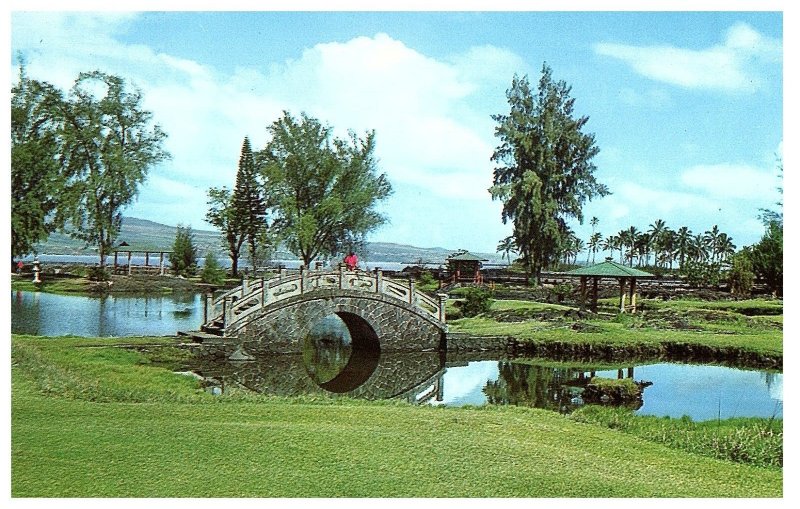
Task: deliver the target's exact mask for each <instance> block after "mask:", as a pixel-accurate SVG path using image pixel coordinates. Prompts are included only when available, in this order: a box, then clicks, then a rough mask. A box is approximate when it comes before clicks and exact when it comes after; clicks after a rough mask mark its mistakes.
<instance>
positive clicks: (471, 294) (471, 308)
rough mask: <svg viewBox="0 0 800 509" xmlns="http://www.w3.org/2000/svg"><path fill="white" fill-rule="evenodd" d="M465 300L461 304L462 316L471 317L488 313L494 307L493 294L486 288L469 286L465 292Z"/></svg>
mask: <svg viewBox="0 0 800 509" xmlns="http://www.w3.org/2000/svg"><path fill="white" fill-rule="evenodd" d="M463 295H464V300H463V301H462V302H461V303H460V304H461V305H460V306H459V307H460V309H461V316H464V317H471V316H476V315H479V314H481V313H486V312H488V311H489V309H490V308H491V307H492V299H491V297H492V294H491V292H489V291H488V290H486V289H484V288H478V287H469V288H466V289H465V290H464V292H463Z"/></svg>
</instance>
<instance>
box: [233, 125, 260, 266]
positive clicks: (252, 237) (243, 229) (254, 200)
mask: <svg viewBox="0 0 800 509" xmlns="http://www.w3.org/2000/svg"><path fill="white" fill-rule="evenodd" d="M232 206H233V216H234V222H235V227H236V228H237V229H238V230H239V233H240V234H241V235H242V236H243V237H244V239H245V241H246V242H247V244H248V248H249V252H250V263H251V264H252V266H253V270H255V268H256V264H257V251H258V245H259V242H261V241H262V240H265V239H266V238H267V237H266V235H265V231H266V229H267V203H266V200H265V197H264V192H263V186H262V185H260V184H259V182H258V174H257V172H256V161H255V156H254V155H253V150H252V148H251V147H250V139H249V138H247V137H245V138H244V142H242V151H241V155H240V156H239V169H238V171H237V172H236V186H235V187H234V189H233V202H232Z"/></svg>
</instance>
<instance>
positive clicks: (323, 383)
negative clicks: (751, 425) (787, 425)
mask: <svg viewBox="0 0 800 509" xmlns="http://www.w3.org/2000/svg"><path fill="white" fill-rule="evenodd" d="M202 313H203V307H202V299H201V296H200V295H197V294H183V295H180V294H176V295H165V296H155V297H153V296H149V297H144V296H105V297H77V296H64V295H54V294H47V293H38V292H24V291H12V293H11V330H12V332H13V333H16V334H34V335H41V336H64V335H76V336H90V337H121V336H172V335H175V334H176V332H177V331H179V330H190V329H196V328H198V327H199V326H200V324H201V323H202V319H203V317H202ZM352 344H353V342H352V338H350V337H349V332H348V331H347V328H346V327H344V326H343V324H342V323H341V321H340V320H337V318H336V317H335V316H333V317H329V318H328V319H326V320H324V321H323V322H320V323H319V324H317V326H315V327H314V329H313V330H312V334H311V335H310V336H309V337H308V338H307V339H306V344H305V345H304V349H303V354H302V355H279V356H274V357H270V358H263V359H256V360H255V361H252V362H244V363H241V362H240V363H237V362H223V363H218V364H215V365H209V364H196V365H192V366H187V369H191V370H192V371H194V372H196V373H198V374H200V375H202V376H203V377H204V378H205V383H206V384H207V386H208V390H209V391H210V392H213V393H220V392H224V391H226V390H228V389H229V388H230V387H231V386H236V387H237V388H246V389H249V390H253V391H258V392H262V393H267V394H276V395H287V396H288V395H301V394H323V393H324V394H335V395H344V396H348V397H358V398H367V399H389V398H393V399H404V400H407V401H409V402H415V403H418V404H427V405H447V406H465V405H475V406H480V405H487V404H500V405H502V404H512V405H524V406H532V407H537V408H546V409H550V410H554V411H559V412H569V411H571V410H573V409H575V408H577V407H579V406H581V405H582V404H584V402H583V400H582V397H581V395H582V390H583V387H584V386H585V384H586V382H587V381H588V380H589V379H590V378H591V377H592V376H602V377H607V378H633V379H634V380H636V381H647V382H652V385H650V386H648V387H646V388H645V389H644V392H643V398H642V401H641V402H640V403H639V404H638V405H637V407H638V408H637V409H636V412H637V413H639V414H642V415H656V416H670V417H681V416H683V415H687V416H689V417H691V418H692V419H694V420H698V421H702V420H713V419H717V418H728V417H775V418H782V416H783V374H782V373H776V372H769V371H764V370H754V369H738V368H734V367H725V366H712V365H690V364H681V363H674V362H661V361H658V360H653V361H647V362H645V361H643V362H638V363H634V364H632V365H612V364H607V363H606V364H600V363H597V364H594V365H591V364H587V363H581V364H577V363H574V364H573V363H568V362H553V361H547V360H540V359H539V360H534V359H523V358H512V357H508V356H507V355H505V354H504V353H502V352H494V353H492V352H480V353H453V352H448V353H446V354H445V353H438V352H417V353H402V354H401V353H388V352H374V351H357V350H354V349H353V347H352Z"/></svg>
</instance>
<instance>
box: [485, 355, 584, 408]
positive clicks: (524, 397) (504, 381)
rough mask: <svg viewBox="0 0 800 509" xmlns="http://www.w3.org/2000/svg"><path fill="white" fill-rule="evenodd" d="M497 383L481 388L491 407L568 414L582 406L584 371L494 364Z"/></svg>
mask: <svg viewBox="0 0 800 509" xmlns="http://www.w3.org/2000/svg"><path fill="white" fill-rule="evenodd" d="M498 370H499V376H498V378H497V380H495V381H492V380H489V381H487V382H486V386H485V387H484V388H483V393H484V394H485V395H486V398H487V402H488V403H490V404H493V405H522V406H530V407H535V408H544V409H547V410H554V411H558V412H564V413H568V412H571V411H572V410H573V409H575V408H576V407H577V406H580V405H581V404H582V400H581V399H580V393H581V389H582V387H583V386H584V385H585V383H586V381H587V380H586V378H585V377H584V371H582V370H577V369H572V368H554V367H549V366H538V365H531V364H524V363H517V362H508V361H500V362H498Z"/></svg>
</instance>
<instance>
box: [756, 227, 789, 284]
mask: <svg viewBox="0 0 800 509" xmlns="http://www.w3.org/2000/svg"><path fill="white" fill-rule="evenodd" d="M752 260H753V270H754V272H755V273H756V274H757V275H758V276H759V277H761V278H763V279H764V280H765V281H766V283H767V287H768V288H769V289H770V291H771V292H772V293H773V294H774V295H777V296H782V295H783V224H781V223H780V222H779V221H778V220H773V221H771V222H769V223H768V224H767V228H766V231H765V232H764V236H763V237H761V240H760V241H759V243H758V244H756V245H754V246H753V250H752Z"/></svg>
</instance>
